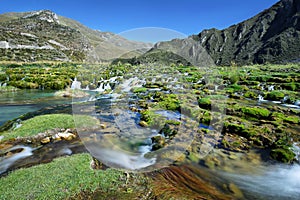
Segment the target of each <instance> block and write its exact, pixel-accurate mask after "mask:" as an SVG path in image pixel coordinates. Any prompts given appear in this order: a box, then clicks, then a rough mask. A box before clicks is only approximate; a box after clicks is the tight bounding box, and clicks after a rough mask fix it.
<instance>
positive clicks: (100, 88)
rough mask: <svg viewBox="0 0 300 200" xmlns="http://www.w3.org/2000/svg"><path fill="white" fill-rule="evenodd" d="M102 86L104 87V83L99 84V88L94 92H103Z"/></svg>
mask: <svg viewBox="0 0 300 200" xmlns="http://www.w3.org/2000/svg"><path fill="white" fill-rule="evenodd" d="M103 85H104V83H100V86H99V87H98V88H97V89H96V90H94V91H97V92H104V88H103Z"/></svg>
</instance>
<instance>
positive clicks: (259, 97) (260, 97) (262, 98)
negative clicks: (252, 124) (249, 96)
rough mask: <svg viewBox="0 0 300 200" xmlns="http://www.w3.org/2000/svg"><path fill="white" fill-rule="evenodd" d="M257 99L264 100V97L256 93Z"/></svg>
mask: <svg viewBox="0 0 300 200" xmlns="http://www.w3.org/2000/svg"><path fill="white" fill-rule="evenodd" d="M258 101H259V102H261V101H266V100H264V97H263V96H261V95H258Z"/></svg>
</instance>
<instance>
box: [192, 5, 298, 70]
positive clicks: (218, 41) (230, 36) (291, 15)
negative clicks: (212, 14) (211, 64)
mask: <svg viewBox="0 0 300 200" xmlns="http://www.w3.org/2000/svg"><path fill="white" fill-rule="evenodd" d="M194 39H196V40H197V41H199V42H200V43H201V45H202V46H203V47H205V49H206V50H207V52H208V53H209V54H210V56H211V57H212V58H213V60H214V61H215V63H216V64H218V65H230V64H231V62H235V63H237V64H240V65H243V64H252V63H282V62H290V61H299V59H300V0H281V1H279V2H278V3H276V4H275V5H273V6H272V7H271V8H269V9H267V10H264V11H263V12H261V13H259V14H258V15H256V16H254V17H252V18H251V19H248V20H246V21H243V22H241V23H239V24H237V25H233V26H230V27H229V28H226V29H224V30H217V29H209V30H204V31H202V32H201V33H199V34H198V35H197V36H194Z"/></svg>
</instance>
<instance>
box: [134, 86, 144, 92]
mask: <svg viewBox="0 0 300 200" xmlns="http://www.w3.org/2000/svg"><path fill="white" fill-rule="evenodd" d="M132 91H133V93H145V92H147V88H144V87H135V88H133V90H132Z"/></svg>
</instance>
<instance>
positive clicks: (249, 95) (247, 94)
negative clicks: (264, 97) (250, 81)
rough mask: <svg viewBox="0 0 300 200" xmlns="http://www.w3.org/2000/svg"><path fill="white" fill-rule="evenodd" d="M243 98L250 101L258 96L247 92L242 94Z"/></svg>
mask: <svg viewBox="0 0 300 200" xmlns="http://www.w3.org/2000/svg"><path fill="white" fill-rule="evenodd" d="M244 97H245V98H250V99H255V98H257V97H258V95H257V94H256V93H255V92H253V91H247V92H246V93H245V94H244Z"/></svg>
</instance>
